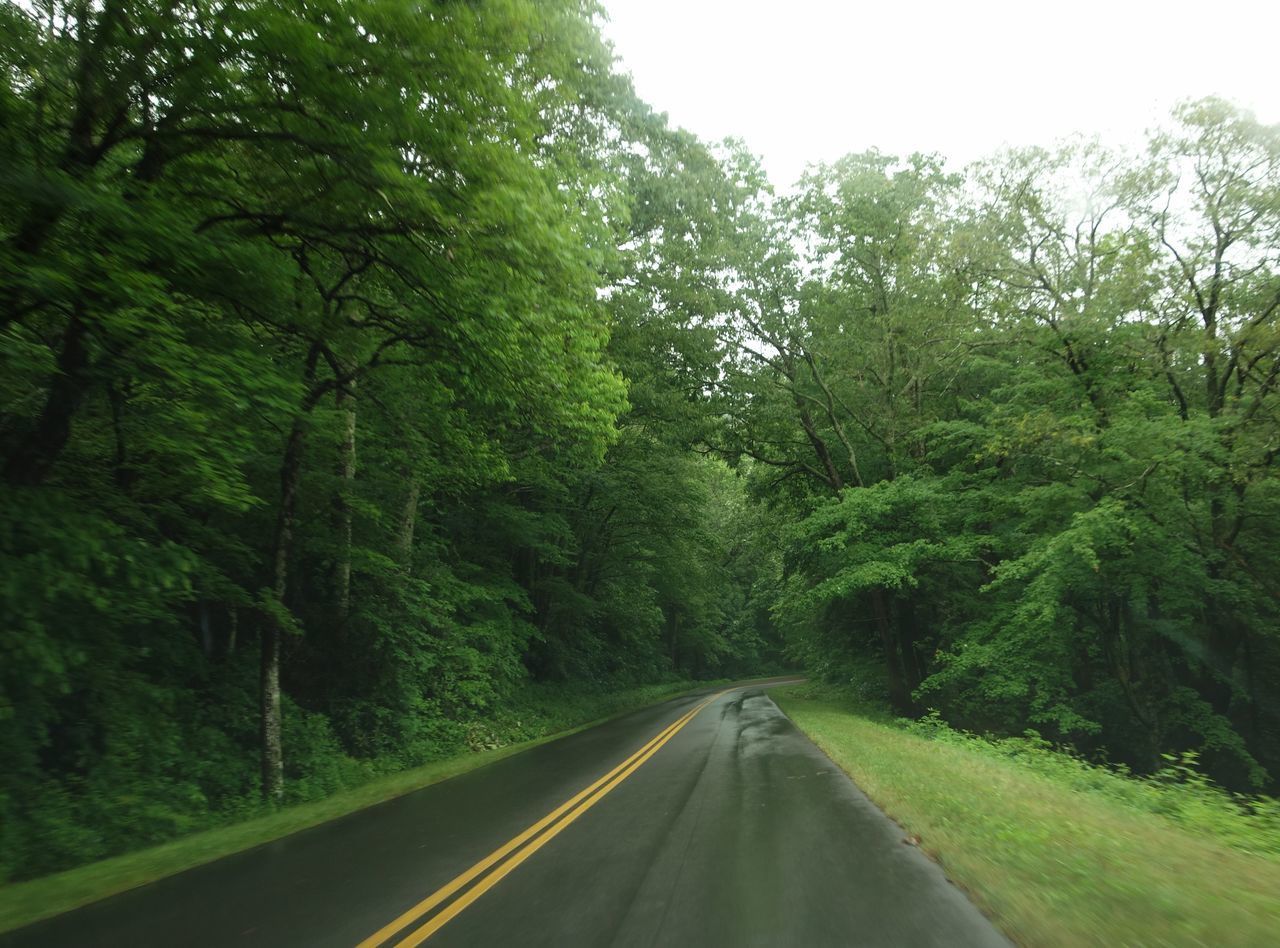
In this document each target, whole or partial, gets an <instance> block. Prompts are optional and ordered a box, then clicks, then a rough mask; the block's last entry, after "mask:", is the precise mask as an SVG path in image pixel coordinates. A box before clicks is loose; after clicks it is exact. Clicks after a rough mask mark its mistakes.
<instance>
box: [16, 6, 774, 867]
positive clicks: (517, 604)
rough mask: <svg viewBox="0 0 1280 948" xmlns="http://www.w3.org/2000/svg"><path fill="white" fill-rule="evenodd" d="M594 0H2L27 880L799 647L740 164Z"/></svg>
mask: <svg viewBox="0 0 1280 948" xmlns="http://www.w3.org/2000/svg"><path fill="white" fill-rule="evenodd" d="M593 15H594V11H593V8H592V7H591V5H590V4H587V3H580V2H576V0H558V2H545V0H537V2H534V0H509V2H491V3H482V4H477V3H470V2H441V3H430V4H419V3H413V2H403V0H359V2H354V0H318V2H312V0H308V2H306V3H279V2H276V0H271V2H249V3H245V2H240V0H236V2H213V3H206V2H203V0H200V2H176V3H165V4H156V3H149V2H144V0H105V2H102V3H86V2H68V3H61V2H55V3H48V4H39V5H33V6H31V7H29V6H28V5H26V4H22V3H18V4H14V3H5V4H2V5H0V129H2V130H3V131H2V132H0V169H3V170H2V171H0V176H2V177H0V310H2V311H3V320H4V326H3V330H2V332H3V335H2V336H0V342H2V347H0V364H2V368H0V443H2V444H3V465H4V467H3V488H0V490H2V493H3V496H2V498H0V538H2V540H0V549H2V555H3V564H2V565H0V576H3V581H2V588H0V601H2V602H3V625H4V628H3V640H2V642H0V757H3V759H4V761H5V766H4V767H3V770H2V772H3V776H2V777H0V854H2V855H0V877H3V876H9V877H22V876H29V875H34V874H38V873H41V872H46V871H49V870H51V869H54V868H58V867H60V866H64V865H67V864H69V863H72V862H76V861H82V860H84V859H88V858H93V857H96V856H101V855H107V854H110V853H113V852H117V851H120V850H122V849H125V848H131V847H136V846H138V845H141V844H145V843H147V842H149V841H155V840H160V839H164V838H166V837H169V836H172V835H174V834H176V833H179V832H182V831H184V830H187V829H190V828H195V827H198V826H201V825H207V824H208V823H210V822H213V821H216V820H218V819H225V818H228V817H229V816H234V815H235V814H237V813H239V812H243V811H246V810H248V809H249V808H251V807H253V806H255V805H257V804H256V803H255V801H256V800H257V799H258V798H259V794H260V793H262V794H264V795H265V796H266V797H267V798H268V799H269V800H277V799H284V800H296V799H302V798H306V797H308V796H315V795H318V794H322V793H326V792H329V791H331V790H332V789H334V788H336V787H339V786H342V785H344V784H347V783H351V782H354V781H357V780H361V779H366V778H367V776H368V774H369V773H371V772H374V771H377V770H379V769H382V770H385V769H388V768H394V767H403V766H407V765H410V764H413V763H415V762H418V761H421V760H424V759H427V758H429V757H433V756H438V755H441V754H445V753H451V752H456V750H457V749H460V748H465V747H466V745H467V738H468V734H469V733H472V732H474V731H475V729H476V727H481V729H482V730H483V725H482V724H481V725H476V724H474V723H473V722H476V721H483V720H485V719H490V720H494V721H499V722H500V721H501V720H504V719H505V717H511V716H512V715H511V714H510V712H508V711H506V710H504V702H506V701H508V700H511V696H512V695H513V694H515V695H517V699H516V700H517V701H519V700H522V699H520V698H519V696H520V695H526V694H527V688H526V686H525V684H524V683H525V682H527V681H529V680H530V679H534V680H541V681H546V682H553V683H554V682H556V681H571V682H572V683H574V685H573V687H574V688H577V689H578V691H575V692H573V694H577V693H579V692H580V691H581V688H582V687H583V686H584V685H585V686H587V687H590V686H594V687H596V688H601V689H604V688H610V687H615V686H618V685H620V684H628V683H639V682H652V681H658V680H661V679H664V678H667V677H672V678H674V677H677V676H678V675H685V676H688V675H697V676H702V677H704V678H705V677H712V676H715V675H719V674H722V673H729V672H741V671H744V670H748V669H751V668H753V667H754V666H755V665H756V664H758V663H759V662H761V661H763V660H766V659H768V658H769V651H768V650H769V648H770V646H769V645H768V643H767V642H765V641H764V640H763V638H762V636H761V626H760V624H759V617H760V615H762V614H763V613H762V612H761V611H760V610H755V611H753V607H752V605H751V602H750V600H749V597H748V595H747V593H746V592H744V590H747V589H748V587H749V585H750V584H749V582H744V577H749V576H750V574H751V572H752V570H753V569H754V568H755V566H754V564H753V563H752V561H751V560H750V558H749V557H748V556H747V555H746V554H744V552H743V551H742V550H740V549H738V548H736V547H735V546H734V545H733V543H732V542H731V538H732V537H733V536H734V534H735V532H736V524H737V523H738V521H739V520H741V519H742V518H744V517H746V516H747V508H746V505H745V502H744V495H743V491H742V487H741V482H740V480H739V479H738V477H737V476H736V475H735V474H733V473H732V472H731V471H730V470H729V468H728V467H727V466H726V465H725V464H724V463H723V462H721V461H718V460H715V459H710V458H706V457H704V456H702V455H699V454H697V453H696V452H693V451H691V450H690V446H691V445H692V444H694V443H695V442H696V441H697V440H698V439H699V437H700V436H701V426H702V425H703V423H704V421H703V416H702V415H699V414H698V413H696V412H692V411H691V410H690V404H691V400H693V399H694V398H696V396H697V394H698V393H697V391H696V388H693V389H691V387H690V385H689V383H688V380H687V378H686V373H685V372H684V371H683V370H682V369H681V368H680V367H679V365H677V364H676V363H675V362H673V361H672V360H673V359H675V358H679V359H685V360H686V361H688V362H689V363H691V364H699V360H706V359H707V358H709V356H708V354H707V353H706V352H704V351H703V350H702V349H700V348H698V346H697V345H694V344H693V342H691V340H693V337H688V338H686V337H684V336H682V335H681V330H682V327H683V326H684V324H685V323H686V322H687V321H688V319H689V315H688V313H687V312H686V311H687V310H689V309H692V310H694V311H696V312H699V313H701V312H703V311H704V309H705V304H704V302H703V299H702V297H703V296H704V295H705V294H707V293H708V292H710V288H709V284H708V279H709V277H708V274H711V273H712V272H714V271H716V270H717V269H718V268H719V266H720V265H719V263H718V262H717V261H718V257H717V254H718V253H719V252H720V251H719V250H718V249H717V239H718V237H717V235H716V234H713V233H712V232H711V229H712V226H713V225H712V224H711V223H708V222H710V221H712V220H713V214H712V212H713V211H714V205H715V203H716V201H717V200H719V199H720V198H719V197H718V194H717V191H716V184H715V182H716V181H717V180H718V178H717V176H720V177H723V176H722V175H720V173H719V164H718V163H717V162H716V161H715V160H714V159H713V157H712V156H711V155H710V154H709V153H708V151H707V150H706V148H705V147H704V146H702V145H701V144H699V143H698V142H697V141H695V140H693V139H692V138H691V137H689V136H687V135H684V134H682V133H676V132H673V131H671V130H669V129H668V128H667V127H666V125H665V121H664V120H663V119H662V118H661V117H660V116H655V115H654V114H652V113H651V112H650V111H649V110H648V109H647V108H646V107H645V106H644V105H643V104H642V103H640V102H638V101H637V100H636V99H635V97H634V94H633V93H632V92H631V90H630V86H629V84H628V82H627V81H626V80H625V79H623V78H621V77H619V76H618V75H616V74H615V73H614V71H613V62H612V56H611V53H610V52H609V50H608V48H607V47H606V46H605V45H604V44H603V42H602V41H601V39H600V38H599V34H598V32H597V27H596V25H595V22H594V20H593ZM686 192H687V194H688V197H686V195H685V193H686ZM697 215H701V217H700V218H699V217H697ZM700 307H701V308H700ZM693 341H696V340H693ZM552 693H554V692H552ZM565 694H566V696H568V695H569V694H570V692H568V691H566V692H565ZM525 710H526V711H527V712H528V713H530V714H532V713H534V710H533V709H532V708H526V709H525Z"/></svg>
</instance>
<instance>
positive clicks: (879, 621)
mask: <svg viewBox="0 0 1280 948" xmlns="http://www.w3.org/2000/svg"><path fill="white" fill-rule="evenodd" d="M871 608H872V611H873V612H875V617H876V629H877V630H878V631H879V633H880V645H881V647H882V648H883V649H884V667H885V671H886V672H887V673H888V678H889V703H890V704H891V705H893V709H894V710H895V711H897V712H898V713H899V714H911V713H912V707H911V693H910V691H908V689H907V681H906V676H905V675H904V674H903V671H902V656H901V654H900V653H899V651H898V639H897V636H895V635H894V633H893V623H892V622H891V621H890V617H889V603H888V602H887V601H886V597H885V594H884V590H883V589H873V590H871Z"/></svg>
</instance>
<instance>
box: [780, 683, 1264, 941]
mask: <svg viewBox="0 0 1280 948" xmlns="http://www.w3.org/2000/svg"><path fill="white" fill-rule="evenodd" d="M771 695H772V697H773V698H774V700H775V701H776V702H777V703H778V705H779V706H780V707H781V708H782V710H783V711H784V712H785V713H786V714H787V716H788V717H790V718H791V720H792V721H794V722H795V723H796V725H797V726H799V727H800V728H801V730H803V731H804V732H805V733H806V734H808V735H809V737H811V738H812V739H813V741H814V742H815V743H816V744H817V745H818V746H819V747H820V748H822V750H823V751H824V752H826V754H827V755H828V756H829V757H831V759H832V760H833V761H835V763H836V764H837V765H839V766H840V767H841V768H842V769H844V770H845V771H846V772H847V773H848V774H849V775H850V776H851V777H852V778H853V780H854V782H855V783H857V785H858V786H859V787H860V788H861V789H862V790H863V792H865V793H866V794H867V796H869V797H870V798H871V799H872V800H873V801H875V803H876V804H877V805H878V806H880V808H881V809H883V810H884V811H885V812H886V813H888V814H889V816H891V817H893V818H894V819H895V820H896V821H897V822H898V823H899V824H900V825H901V826H902V827H903V829H904V831H905V834H907V835H911V836H918V837H919V838H920V846H921V848H923V849H924V850H925V851H926V852H927V853H929V854H930V855H931V856H932V857H933V858H935V859H936V860H938V862H940V863H941V864H942V866H943V868H944V869H945V870H946V873H947V875H948V876H949V877H950V878H951V879H952V880H953V881H954V882H956V883H957V884H959V885H960V886H961V887H962V888H964V889H965V890H967V891H968V892H969V893H970V895H971V896H972V897H973V899H974V901H975V902H976V903H977V904H978V905H979V906H980V907H981V908H982V909H983V910H984V911H986V912H987V914H988V915H989V916H990V917H991V918H993V919H994V920H995V922H996V923H997V924H998V925H999V926H1000V928H1001V929H1003V930H1004V932H1005V933H1006V934H1007V935H1009V937H1011V938H1012V939H1013V940H1014V941H1016V942H1017V943H1019V944H1022V945H1033V946H1040V945H1044V946H1050V945H1052V946H1076V945H1079V946H1095V945H1171V946H1172V945H1214V946H1223V948H1226V946H1241V948H1244V946H1258V945H1266V944H1277V936H1278V934H1280V859H1277V858H1275V857H1274V856H1269V855H1267V854H1265V853H1255V852H1246V851H1241V849H1240V848H1238V847H1236V846H1230V845H1227V844H1226V843H1225V842H1222V841H1219V840H1215V839H1213V838H1211V837H1209V836H1207V835H1205V834H1201V833H1196V832H1193V831H1192V830H1190V829H1188V828H1186V827H1184V826H1181V825H1179V824H1177V823H1176V822H1173V821H1171V820H1169V819H1166V818H1164V817H1162V816H1160V815H1159V814H1156V813H1151V812H1146V811H1143V810H1141V809H1137V808H1135V807H1134V806H1133V805H1131V804H1126V802H1125V801H1124V800H1122V799H1115V798H1113V797H1112V796H1109V795H1107V794H1106V793H1103V792H1098V793H1094V792H1089V791H1086V790H1081V789H1078V788H1075V787H1068V786H1064V785H1063V784H1062V783H1061V782H1060V781H1055V779H1054V778H1053V776H1052V774H1046V773H1040V772H1037V771H1032V770H1030V769H1028V768H1027V767H1026V766H1025V765H1020V764H1019V763H1018V761H1016V760H1011V759H1007V758H1001V757H999V756H995V755H991V754H987V753H984V752H983V751H982V750H981V749H980V747H978V746H972V747H970V746H963V745H953V744H949V743H944V742H939V741H936V740H931V739H929V738H928V737H926V736H922V735H919V734H914V733H911V732H909V731H907V730H905V729H903V728H902V727H901V726H898V725H896V724H894V723H893V722H891V721H880V720H874V719H872V718H871V717H868V716H866V715H864V714H861V713H859V712H858V711H857V710H854V709H853V708H852V707H851V705H850V704H848V703H847V702H844V701H841V700H839V699H838V698H836V697H833V696H832V695H831V693H830V692H824V691H823V690H822V689H815V688H811V687H809V686H800V687H790V688H778V689H774V690H773V691H772V692H771Z"/></svg>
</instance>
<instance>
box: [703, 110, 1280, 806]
mask: <svg viewBox="0 0 1280 948" xmlns="http://www.w3.org/2000/svg"><path fill="white" fill-rule="evenodd" d="M771 219H772V220H774V221H775V223H774V224H773V225H772V226H773V227H774V228H775V229H777V230H780V231H781V232H782V233H783V234H785V235H786V238H785V239H784V240H782V241H777V240H775V241H773V242H772V243H771V244H769V245H768V247H767V248H766V249H765V250H762V251H757V254H756V259H757V260H758V261H760V264H759V266H760V270H759V272H760V273H761V279H760V280H759V283H758V286H757V287H754V288H753V289H752V291H751V292H750V293H748V294H747V296H746V298H745V299H744V301H743V308H742V312H741V316H740V318H739V320H738V325H739V328H740V336H739V338H738V345H737V350H736V351H737V353H738V358H737V359H736V360H734V361H733V363H732V365H731V368H730V372H731V373H734V374H732V375H731V376H730V378H729V379H728V381H729V383H730V384H729V388H730V391H729V393H728V394H727V396H726V398H725V411H726V413H727V414H728V415H729V416H730V418H731V421H730V424H729V426H728V429H727V430H728V433H729V437H730V438H731V439H732V440H731V441H730V442H729V443H727V444H726V445H725V447H726V448H727V449H728V450H730V451H731V452H742V453H745V454H746V455H748V456H750V457H753V458H756V459H757V467H756V470H755V472H754V474H753V477H754V480H755V484H756V487H755V490H756V493H757V495H758V496H761V497H764V498H766V499H767V500H768V501H769V503H770V504H771V505H772V507H773V509H774V511H775V516H777V517H778V519H779V521H780V522H781V523H783V524H785V528H784V530H783V533H784V536H785V538H786V542H785V548H784V552H783V578H782V579H781V580H780V583H781V585H780V586H779V588H778V589H777V591H776V596H775V598H774V599H773V602H774V612H775V615H776V617H777V618H778V620H779V622H780V623H781V624H783V625H784V626H785V627H786V628H787V630H788V634H789V636H790V637H791V641H792V643H793V646H794V648H795V649H796V650H797V652H798V654H799V655H801V656H803V657H804V658H805V660H806V661H807V663H808V664H809V665H810V666H811V667H813V668H815V669H817V670H821V671H825V672H827V673H829V674H830V675H831V676H832V677H835V678H844V679H845V680H848V679H849V678H850V677H851V676H852V675H853V671H852V670H853V669H854V668H855V667H857V665H858V662H859V660H860V659H862V658H865V657H868V656H870V657H873V658H875V659H876V661H877V662H878V664H879V666H880V669H881V670H880V672H879V678H880V680H881V681H882V682H883V687H884V689H885V692H886V696H887V697H888V698H889V699H890V700H891V701H892V703H893V704H894V705H895V706H896V708H897V709H898V711H899V712H900V713H904V714H914V713H919V712H921V711H923V710H926V709H927V708H936V709H937V710H938V711H939V712H940V713H942V714H943V715H944V716H945V718H946V719H947V720H948V721H950V722H952V723H953V724H956V725H957V726H960V727H963V728H965V729H969V730H975V731H979V732H994V733H1005V734H1020V733H1022V731H1023V730H1024V729H1026V728H1034V729H1035V730H1037V731H1038V732H1040V733H1041V734H1043V735H1045V736H1046V737H1048V738H1049V739H1051V740H1053V741H1055V742H1061V743H1066V744H1071V745H1073V746H1075V747H1076V748H1078V749H1079V750H1080V751H1082V752H1085V753H1089V754H1097V755H1101V756H1106V757H1109V758H1110V759H1111V760H1114V761H1116V762H1119V763H1124V764H1126V765H1128V766H1130V767H1132V768H1134V769H1136V770H1139V771H1142V772H1151V771H1153V770H1155V769H1157V768H1158V767H1159V766H1160V765H1161V764H1162V761H1163V756H1164V755H1166V754H1171V753H1179V752H1182V751H1188V750H1191V751H1195V752H1197V753H1199V755H1200V760H1201V761H1202V763H1203V765H1204V766H1205V767H1207V768H1208V771H1209V773H1210V774H1212V775H1213V776H1214V777H1215V778H1216V779H1217V780H1219V781H1222V782H1224V783H1226V784H1228V785H1230V786H1232V787H1234V788H1237V789H1241V790H1244V789H1250V788H1261V787H1272V788H1273V787H1274V786H1275V780H1276V779H1277V777H1280V635H1278V634H1277V628H1278V625H1277V621H1278V619H1280V600H1278V598H1277V597H1278V596H1280V587H1278V586H1277V584H1276V579H1275V577H1276V576H1277V575H1280V560H1277V556H1278V555H1280V533H1278V532H1277V531H1278V530H1280V516H1278V515H1280V507H1278V506H1277V504H1278V503H1280V479H1277V476H1276V468H1275V463H1274V462H1275V459H1276V455H1277V453H1278V452H1280V428H1278V427H1277V424H1278V422H1280V415H1277V410H1278V409H1280V396H1278V395H1277V391H1276V384H1277V381H1280V323H1278V322H1277V311H1278V309H1280V128H1275V127H1267V126H1263V125H1260V124H1258V123H1257V122H1256V121H1255V120H1254V119H1253V118H1252V117H1251V116H1249V115H1247V114H1243V113H1241V112H1239V111H1238V110H1235V109H1233V108H1232V107H1230V106H1229V105H1227V104H1225V103H1223V102H1220V101H1214V100H1208V101H1202V102H1196V103H1191V104H1187V105H1185V106H1183V107H1181V108H1180V109H1179V110H1178V111H1177V113H1176V114H1175V116H1174V123H1173V125H1172V127H1171V128H1170V130H1168V131H1165V132H1161V133H1159V134H1158V135H1155V136H1154V137H1152V139H1151V141H1150V148H1149V151H1147V152H1146V153H1145V154H1142V155H1123V154H1113V153H1110V152H1108V151H1106V150H1105V149H1102V148H1100V147H1099V146H1097V145H1094V144H1088V143H1081V144H1074V145H1068V146H1064V147H1062V148H1060V149H1058V150H1028V151H1018V152H1012V153H1008V154H1004V155H1001V156H998V157H997V158H995V159H993V160H991V161H989V162H986V163H982V164H979V165H977V166H975V167H973V168H970V169H968V170H967V171H966V172H965V173H964V174H963V175H954V174H949V173H946V171H945V170H944V169H943V167H942V166H941V165H940V164H939V162H938V161H937V160H935V159H933V158H929V157H922V156H913V157H910V158H907V159H895V158H890V157H886V156H883V155H880V154H877V153H874V152H873V153H869V154H862V155H853V156H850V157H847V158H845V159H843V160H841V161H839V162H836V163H835V164H833V165H830V166H818V167H814V168H811V169H810V171H809V172H808V173H807V175H806V176H805V178H804V179H803V180H802V181H801V182H800V187H799V188H798V189H797V191H796V193H795V194H794V195H793V196H792V197H790V198H789V199H788V200H786V201H783V202H776V203H775V205H774V206H773V208H772V209H771ZM793 248H800V249H799V251H793Z"/></svg>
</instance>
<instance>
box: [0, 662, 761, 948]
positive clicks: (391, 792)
mask: <svg viewBox="0 0 1280 948" xmlns="http://www.w3.org/2000/svg"><path fill="white" fill-rule="evenodd" d="M772 680H775V679H774V678H753V679H747V680H744V681H738V682H728V681H727V680H726V679H716V680H712V681H706V682H699V683H698V684H697V685H695V686H694V687H692V688H688V687H683V688H679V689H678V690H674V691H672V692H670V693H669V694H666V695H663V696H662V697H660V698H656V699H650V700H646V701H642V702H639V703H637V704H635V705H632V706H629V707H626V708H623V709H622V710H619V711H616V712H614V713H612V714H608V715H605V716H603V717H600V718H594V719H592V720H589V721H585V722H583V723H581V724H578V725H575V726H574V727H571V728H566V729H564V730H561V731H556V732H554V733H552V734H545V735H543V736H541V737H535V738H532V739H530V740H527V741H521V742H519V743H516V744H508V745H506V746H505V747H498V748H494V749H491V750H484V751H479V752H467V753H464V754H458V755H456V756H454V757H449V758H445V759H444V760H439V761H432V762H431V763H428V764H424V765H423V766H421V767H416V768H413V769H411V770H406V771H400V772H399V773H395V774H388V775H385V776H383V777H379V778H376V779H374V780H371V781H369V782H368V783H366V784H362V785H360V786H358V787H353V788H351V789H349V790H344V791H341V792H339V793H337V794H334V795H333V796H330V797H325V798H323V799H321V800H314V801H310V802H307V803H300V804H297V805H296V806H292V807H287V808H285V809H283V810H280V811H277V812H275V813H269V814H264V815H262V816H257V817H254V818H252V819H249V820H244V821H241V822H236V823H230V824H228V825H226V826H219V827H215V828H212V829H208V830H202V831H201V832H198V833H193V834H191V835H190V836H184V837H180V838H178V839H175V840H171V841H169V842H167V843H161V844H160V845H158V846H151V847H148V848H146V849H139V850H135V851H134V852H130V853H123V854H121V855H118V856H112V857H109V858H107V859H102V860H98V861H97V862H91V863H86V864H85V865H82V866H76V867H75V868H73V869H67V870H65V871H63V872H58V873H53V874H52V875H48V876H42V877H40V878H38V879H30V880H27V881H23V882H15V883H11V884H9V885H4V886H0V934H4V933H6V932H11V931H15V930H17V929H19V928H25V927H26V926H28V925H32V924H35V923H36V922H40V921H43V920H45V919H48V918H52V917H54V916H56V915H62V914H65V913H67V912H71V911H74V910H76V909H78V908H82V907H84V906H86V905H90V904H92V903H94V902H100V901H102V900H103V899H108V898H111V897H112V896H116V895H120V894H121V893H124V892H128V891H130V890H132V889H138V888H141V887H143V886H145V885H150V884H151V883H153V882H158V881H160V880H161V879H167V878H169V877H170V876H176V875H179V874H180V873H183V872H186V871H188V870H190V869H195V868H197V867H199V866H203V865H207V864H209V863H211V862H216V861H217V860H219V859H224V858H226V857H227V856H233V855H235V854H237V853H242V852H247V851H248V850H251V849H256V848H257V847H259V846H265V845H267V844H269V843H274V842H276V841H277V840H280V839H284V838H285V837H287V836H292V835H293V834H295V833H300V832H303V831H305V830H308V829H312V828H314V827H316V826H320V825H323V824H325V823H329V822H332V821H333V820H337V819H342V818H343V817H345V816H348V815H350V814H352V813H357V812H359V811H361V810H367V809H369V808H370V807H374V806H378V805H380V804H382V803H386V802H388V801H390V800H394V799H397V798H399V797H402V796H405V795H406V794H410V793H414V792H416V791H418V790H422V789H424V788H426V787H430V786H432V785H434V784H437V783H443V782H444V781H446V780H451V779H452V778H454V777H459V776H461V775H462V774H465V773H470V772H472V771H474V770H479V769H481V768H482V767H487V766H489V765H490V764H495V763H497V762H498V761H500V760H504V759H506V758H508V757H513V756H515V755H516V754H520V753H523V752H524V751H528V750H532V749H533V748H535V747H539V746H541V745H543V744H549V743H551V742H552V741H556V740H560V739H561V738H565V737H569V736H571V735H573V734H578V733H580V732H582V731H586V730H589V729H591V728H593V727H598V726H599V725H601V724H604V723H606V722H608V721H613V720H615V719H617V718H620V717H623V716H624V715H627V714H633V713H634V712H636V711H641V710H643V709H645V708H651V707H656V706H657V705H660V704H665V703H667V702H669V701H674V700H677V699H679V698H683V697H688V696H691V695H696V694H699V693H701V692H705V691H707V690H709V689H711V688H733V687H744V686H747V685H750V684H753V683H757V682H759V683H763V682H767V681H772ZM681 684H683V683H681ZM286 817H291V818H286ZM201 841H203V842H204V844H205V845H204V846H203V847H200V846H199V843H200V842H201ZM193 844H196V845H193Z"/></svg>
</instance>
